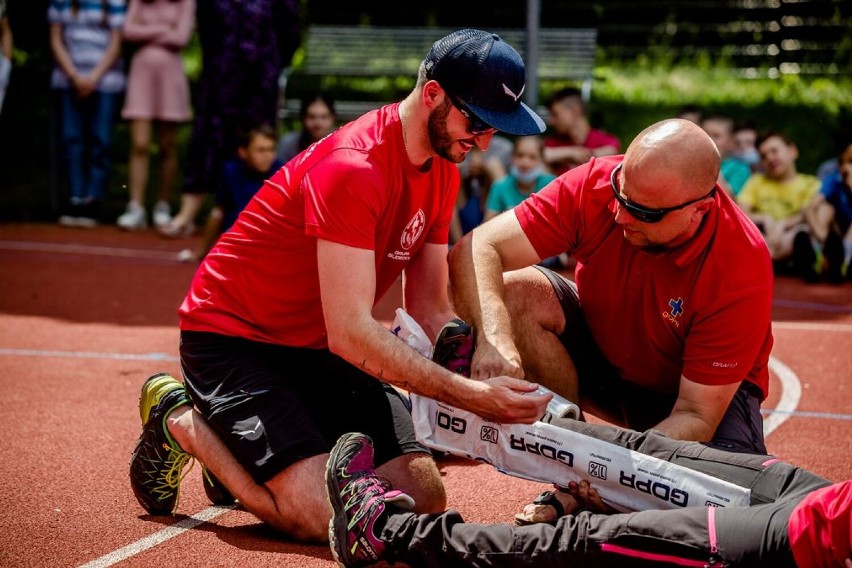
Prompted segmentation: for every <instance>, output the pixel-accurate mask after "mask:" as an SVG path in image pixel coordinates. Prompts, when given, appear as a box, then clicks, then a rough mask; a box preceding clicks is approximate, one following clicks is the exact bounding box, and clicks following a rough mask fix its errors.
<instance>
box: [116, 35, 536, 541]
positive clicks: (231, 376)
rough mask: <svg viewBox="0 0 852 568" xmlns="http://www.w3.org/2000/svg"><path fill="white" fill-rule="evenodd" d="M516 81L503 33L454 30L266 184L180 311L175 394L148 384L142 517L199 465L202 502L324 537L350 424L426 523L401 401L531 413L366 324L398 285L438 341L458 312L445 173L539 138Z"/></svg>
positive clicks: (496, 388)
mask: <svg viewBox="0 0 852 568" xmlns="http://www.w3.org/2000/svg"><path fill="white" fill-rule="evenodd" d="M524 81H525V72H524V65H523V62H522V60H521V58H520V56H519V55H518V53H517V52H516V51H515V50H514V49H513V48H512V47H511V46H509V45H508V44H506V43H505V42H503V41H502V40H501V39H500V38H499V37H498V36H496V35H494V34H491V33H488V32H483V31H479V30H461V31H458V32H454V33H453V34H450V35H449V36H447V37H445V38H443V39H441V40H438V41H437V42H436V43H435V44H434V45H433V46H432V49H431V50H430V51H429V53H428V54H427V56H426V59H425V60H424V62H423V63H422V64H421V67H420V71H419V74H418V80H417V85H416V86H415V88H414V90H413V91H412V92H411V93H410V94H409V96H408V97H407V98H406V99H405V100H403V101H402V102H400V103H396V104H390V105H387V106H385V107H382V108H381V109H378V110H376V111H373V112H370V113H368V114H366V115H364V116H363V117H361V118H360V119H358V120H356V121H353V122H352V123H350V124H348V125H346V126H344V127H342V128H340V129H339V130H337V131H336V132H334V133H332V134H330V135H328V136H327V137H325V138H324V139H322V140H320V141H318V142H316V143H315V144H313V145H312V146H310V147H309V148H307V149H306V150H305V151H304V152H302V153H301V154H299V155H298V156H296V157H295V158H294V159H293V160H291V161H290V162H288V163H287V164H286V165H285V166H284V167H283V168H282V169H281V170H279V171H278V172H277V173H276V174H274V175H273V176H272V177H271V178H270V179H268V180H267V181H266V182H265V184H264V186H263V187H262V188H261V189H260V190H259V191H258V193H257V194H256V196H255V197H254V198H253V200H252V201H251V202H250V203H249V204H248V206H247V207H246V208H245V209H244V210H243V212H242V213H241V214H240V216H239V218H238V219H237V221H236V222H235V223H234V225H233V227H232V228H231V229H230V230H229V231H228V232H226V233H225V234H224V235H223V236H222V237H221V238H220V240H219V241H218V243H217V244H216V245H215V246H214V247H213V249H212V250H211V251H210V253H209V254H208V255H207V256H206V258H205V259H204V261H203V263H202V264H201V266H200V267H199V269H198V272H197V273H196V275H195V278H194V279H193V282H192V286H191V288H190V290H189V293H188V294H187V296H186V298H185V300H184V302H183V304H182V305H181V307H180V310H179V315H180V328H181V346H180V354H181V368H182V371H183V375H184V379H185V387H184V384H181V383H179V382H178V381H176V380H175V379H173V378H172V377H169V376H168V375H165V374H158V375H155V376H153V377H151V378H149V380H148V381H147V382H146V383H145V385H144V386H143V390H142V397H141V399H140V413H141V415H142V420H143V423H144V427H143V431H142V436H141V437H140V439H139V442H138V443H137V446H136V449H135V451H134V454H133V458H132V461H131V471H130V474H131V486H132V487H133V490H134V493H135V495H136V497H137V499H138V500H139V502H140V503H141V504H142V505H143V506H144V507H145V508H146V510H148V511H149V512H150V513H153V514H158V513H170V512H172V511H173V510H174V508H175V507H176V506H177V497H178V489H179V483H180V477H181V475H180V472H181V469H182V467H183V466H184V465H185V464H186V463H187V462H188V461H189V459H190V456H193V457H195V458H198V459H199V460H200V461H201V462H202V463H203V464H204V466H205V476H204V477H205V488H206V489H208V496H210V497H211V499H212V500H214V502H227V501H229V500H231V499H232V498H233V497H231V495H229V494H228V493H229V492H230V494H232V495H233V496H235V497H236V498H238V499H239V500H240V502H241V504H242V505H243V506H244V507H245V508H246V509H248V510H249V511H251V512H252V513H254V514H255V515H257V516H258V517H259V518H260V519H262V520H263V521H266V522H267V523H269V524H270V525H271V526H273V527H275V528H276V529H279V530H281V531H283V532H285V533H287V534H288V535H289V536H291V537H293V538H297V539H305V540H310V541H318V540H323V539H325V538H327V525H328V520H329V518H330V513H331V509H330V507H329V505H328V502H327V501H326V497H325V494H324V491H323V490H322V486H323V471H324V468H325V463H326V460H327V458H328V452H329V450H330V448H331V446H332V445H333V444H334V442H335V440H336V439H337V438H338V437H339V436H340V434H341V433H343V432H346V431H349V430H351V429H352V428H353V427H354V428H359V429H364V430H365V431H366V430H369V431H370V435H371V436H375V439H376V449H377V460H378V463H379V464H380V466H379V471H380V472H381V473H382V475H384V476H386V477H387V478H388V479H390V480H392V481H393V482H394V483H395V484H397V485H398V486H400V487H404V488H405V489H406V491H409V492H411V493H412V494H413V495H415V497H416V499H417V501H418V505H419V507H418V509H419V510H420V511H423V512H428V511H438V510H442V509H443V508H444V505H445V493H444V489H443V485H442V483H441V479H440V475H439V473H438V469H437V467H436V465H435V463H434V461H433V460H432V458H431V455H430V454H429V452H428V450H427V449H426V448H424V447H423V446H422V445H420V444H419V443H418V442H417V440H416V438H415V435H414V429H413V424H412V422H411V416H410V415H409V413H408V409H407V407H406V404H405V400H404V399H403V398H402V396H401V395H400V393H399V391H398V390H397V389H396V388H394V387H398V388H399V389H403V390H406V391H411V392H415V393H418V394H421V395H424V396H428V397H432V398H435V399H438V400H443V401H445V402H447V403H450V404H453V405H455V406H459V407H462V408H466V409H468V410H470V411H472V412H475V413H477V414H480V415H481V416H483V417H486V418H488V419H490V420H496V421H500V422H526V423H531V422H533V421H535V420H536V419H537V418H538V417H540V416H541V415H542V413H543V412H544V409H545V406H546V404H547V401H548V400H549V398H550V397H549V396H536V395H534V394H532V391H534V390H535V388H536V386H535V385H530V384H529V383H528V382H526V381H522V380H519V379H518V378H513V377H507V376H505V377H495V378H494V379H493V380H491V381H486V382H482V381H471V380H469V379H466V378H465V377H462V376H461V375H457V374H454V373H451V372H450V371H448V370H447V369H444V368H443V367H441V366H439V365H437V364H435V363H433V362H431V361H429V360H428V359H427V358H425V357H423V356H421V355H420V354H418V353H417V352H415V351H414V350H413V349H411V348H410V347H409V346H408V345H406V344H405V343H404V342H402V341H400V340H399V339H398V338H396V337H394V336H393V335H392V334H391V333H390V332H389V330H388V329H387V327H386V326H384V325H382V324H381V323H380V322H378V321H376V320H375V319H374V317H373V315H372V309H373V307H374V305H375V303H376V302H377V301H378V300H379V299H380V298H381V297H382V296H383V295H384V294H385V292H386V291H387V290H388V289H389V287H390V286H391V285H392V283H393V282H394V281H395V280H396V279H397V278H398V277H399V276H400V275H402V276H403V297H404V303H405V308H406V310H407V311H408V313H409V314H411V315H412V316H413V317H414V318H415V319H416V320H417V321H418V322H419V323H420V324H421V325H422V326H423V328H424V329H425V331H426V333H427V334H428V335H429V337H430V339H432V340H433V341H434V340H435V338H436V336H437V334H438V333H439V330H440V329H441V327H442V326H443V324H444V323H446V322H447V321H449V320H451V319H452V318H453V316H454V314H453V312H452V309H451V306H450V302H449V298H448V295H447V282H448V274H447V263H446V253H447V240H448V230H449V225H450V219H451V217H452V212H453V206H454V204H455V201H456V192H457V191H458V187H459V175H458V171H457V168H456V163H458V162H461V161H462V160H463V159H464V157H465V155H467V153H468V152H469V151H470V150H471V149H473V148H475V147H479V148H481V149H485V148H486V147H487V146H488V143H489V141H490V140H491V137H492V135H493V134H494V132H495V131H496V130H498V129H499V130H501V131H504V132H507V133H509V134H513V135H523V134H531V133H540V132H542V131H543V130H544V123H543V122H542V120H541V119H540V118H539V117H538V116H537V115H536V114H535V113H534V112H533V111H532V110H531V109H529V107H527V106H526V105H524V104H523V103H521V102H520V100H519V99H520V95H521V94H522V93H523V90H524ZM191 404H194V406H195V409H193V408H192V406H191ZM223 485H224V487H223Z"/></svg>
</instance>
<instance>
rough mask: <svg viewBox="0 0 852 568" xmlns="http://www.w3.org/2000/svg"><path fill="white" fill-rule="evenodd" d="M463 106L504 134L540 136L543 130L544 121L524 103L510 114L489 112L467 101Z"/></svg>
mask: <svg viewBox="0 0 852 568" xmlns="http://www.w3.org/2000/svg"><path fill="white" fill-rule="evenodd" d="M464 104H465V106H466V107H467V108H469V109H470V111H471V112H473V113H474V114H475V115H476V116H477V117H479V118H480V119H481V120H482V121H483V122H485V123H486V124H488V125H489V126H491V127H492V128H496V129H497V130H499V131H500V132H504V133H506V134H512V135H515V136H527V135H530V134H541V133H542V132H544V129H545V125H544V121H543V120H542V119H541V117H540V116H539V115H538V113H536V112H535V111H534V110H533V109H531V108H530V107H528V106H527V105H525V104H524V103H521V104H520V105H519V106H518V108H516V109H515V110H514V111H512V112H500V111H494V110H489V109H487V108H484V107H481V106H478V105H474V104H470V103H469V102H467V101H464Z"/></svg>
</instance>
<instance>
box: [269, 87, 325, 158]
mask: <svg viewBox="0 0 852 568" xmlns="http://www.w3.org/2000/svg"><path fill="white" fill-rule="evenodd" d="M299 120H301V122H302V128H301V130H296V131H293V132H288V133H287V134H285V135H284V136H282V137H281V140H279V141H278V160H279V161H280V162H281V163H283V164H286V163H287V162H289V161H290V160H292V159H293V158H295V157H296V154H298V153H299V152H301V151H302V150H304V149H305V148H307V147H308V146H310V145H311V144H313V143H314V142H316V141H317V140H320V139H321V138H323V137H324V136H326V135H327V134H330V133H331V132H333V131H334V126H335V122H336V120H337V115H336V114H335V112H334V101H333V100H332V99H331V97H329V96H328V95H325V94H323V93H313V94H311V95H308V96H307V97H305V98H303V99H302V106H301V108H300V109H299Z"/></svg>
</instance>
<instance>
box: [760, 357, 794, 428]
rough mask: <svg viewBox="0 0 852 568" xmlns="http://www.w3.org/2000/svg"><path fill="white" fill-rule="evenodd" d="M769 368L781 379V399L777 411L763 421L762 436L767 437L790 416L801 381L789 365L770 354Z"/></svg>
mask: <svg viewBox="0 0 852 568" xmlns="http://www.w3.org/2000/svg"><path fill="white" fill-rule="evenodd" d="M769 370H770V371H772V372H773V373H775V375H776V376H777V377H778V380H779V381H781V399H780V400H779V401H778V406H777V407H776V410H778V412H774V413H772V414H770V415H769V417H767V418H766V420H764V421H763V436H764V437H768V436H769V435H770V434H771V433H772V432H774V431H775V429H776V428H778V427H779V426H781V425H782V424H783V423H784V422H786V421H787V420H788V419H789V418H790V416H792V414H790V413H791V412H793V411H795V410H796V408H797V407H798V406H799V401H800V400H801V398H802V383H801V382H799V377H797V376H796V373H794V372H793V370H792V369H790V367H788V366H787V365H785V364H784V363H782V362H781V361H779V360H778V359H776V358H775V357H772V356H771V355H770V356H769Z"/></svg>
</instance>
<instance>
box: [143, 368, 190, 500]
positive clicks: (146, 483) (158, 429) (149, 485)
mask: <svg viewBox="0 0 852 568" xmlns="http://www.w3.org/2000/svg"><path fill="white" fill-rule="evenodd" d="M184 404H192V403H191V402H190V400H189V397H188V396H187V394H186V388H185V387H184V386H183V384H182V383H180V382H178V381H177V380H176V379H175V378H174V377H172V376H170V375H168V374H166V373H157V374H156V375H152V376H151V377H149V378H148V380H147V381H145V384H143V385H142V394H141V396H140V397H139V416H140V417H141V418H142V435H141V436H139V441H137V442H136V447H135V448H134V449H133V454H132V455H131V456H130V486H131V487H132V488H133V494H134V495H136V499H137V500H138V501H139V504H140V505H142V507H144V508H145V510H146V511H148V512H149V513H150V514H152V515H165V514H169V513H173V512H174V511H175V509H176V508H177V504H178V498H179V497H180V482H181V480H182V479H183V477H184V476H185V475H186V474H187V473H189V469H187V470H186V471H184V468H185V467H186V465H187V463H190V462H191V463H194V462H195V460H194V459H193V458H192V456H190V455H189V454H188V453H186V452H184V451H183V450H182V449H181V447H180V446H179V445H178V443H177V442H175V441H174V440H173V439H172V437H171V435H169V430H168V427H167V426H166V418H167V417H168V415H169V414H170V413H171V412H172V410H174V409H175V408H177V407H179V406H182V405H184ZM190 469H192V468H191V466H190Z"/></svg>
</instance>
